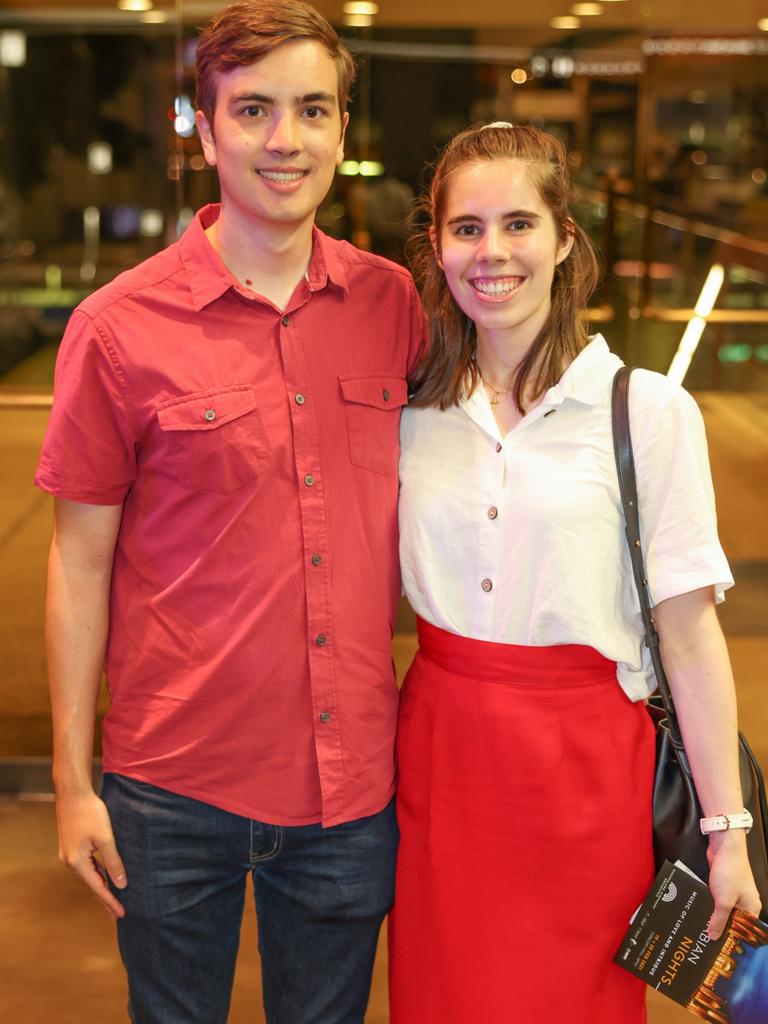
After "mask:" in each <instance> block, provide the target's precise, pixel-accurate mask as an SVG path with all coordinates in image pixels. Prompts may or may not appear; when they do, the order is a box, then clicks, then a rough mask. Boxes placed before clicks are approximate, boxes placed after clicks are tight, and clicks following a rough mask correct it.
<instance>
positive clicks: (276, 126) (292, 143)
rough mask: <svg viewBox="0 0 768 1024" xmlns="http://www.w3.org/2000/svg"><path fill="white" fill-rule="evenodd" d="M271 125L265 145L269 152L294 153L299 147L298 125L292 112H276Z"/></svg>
mask: <svg viewBox="0 0 768 1024" xmlns="http://www.w3.org/2000/svg"><path fill="white" fill-rule="evenodd" d="M271 127H272V131H271V133H270V136H269V139H268V140H267V145H266V148H267V149H268V150H269V152H270V153H295V152H296V151H297V150H298V149H300V148H301V143H300V141H299V132H298V126H297V124H296V119H295V118H294V117H293V115H292V114H278V115H277V116H276V118H275V120H274V121H273V123H272V126H271Z"/></svg>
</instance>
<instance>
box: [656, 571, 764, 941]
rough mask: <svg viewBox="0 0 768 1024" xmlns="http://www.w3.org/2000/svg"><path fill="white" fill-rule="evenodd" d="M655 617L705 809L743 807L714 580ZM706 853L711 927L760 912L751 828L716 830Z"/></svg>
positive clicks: (715, 933) (715, 931)
mask: <svg viewBox="0 0 768 1024" xmlns="http://www.w3.org/2000/svg"><path fill="white" fill-rule="evenodd" d="M653 617H654V621H655V622H656V625H657V627H658V630H659V635H660V637H661V654H662V659H663V662H664V669H665V672H666V674H667V675H668V677H669V685H670V688H671V690H672V696H673V699H674V702H675V709H676V710H677V713H678V717H679V719H680V731H681V732H682V734H683V740H684V741H685V750H686V753H687V754H688V759H689V761H690V763H691V770H692V772H693V777H694V781H695V783H696V791H697V793H698V795H699V799H700V801H701V806H702V808H703V810H704V815H705V817H709V816H711V815H715V814H738V813H740V812H741V810H742V808H743V806H744V803H743V798H742V793H741V783H740V780H739V761H738V727H737V724H736V695H735V691H734V686H733V675H732V672H731V665H730V661H729V658H728V650H727V648H726V645H725V638H724V637H723V633H722V630H721V629H720V623H719V622H718V620H717V614H716V612H715V605H714V600H713V596H712V587H705V588H703V589H701V590H694V591H691V593H689V594H681V595H680V596H679V597H670V598H669V599H668V600H666V601H660V602H659V604H658V605H656V607H655V608H654V610H653ZM707 856H708V859H709V865H710V877H709V886H710V888H711V890H712V895H713V896H714V898H715V912H714V914H713V915H712V919H711V921H710V924H709V934H710V936H711V937H712V938H718V937H719V936H720V935H721V934H722V931H723V929H724V927H725V924H726V921H727V919H728V915H729V914H730V912H731V909H732V908H733V907H734V906H738V907H742V908H743V909H744V910H747V911H749V912H750V913H752V914H758V913H759V912H760V898H759V896H758V893H757V889H756V888H755V883H754V879H753V878H752V871H751V869H750V866H749V860H748V858H747V843H746V833H745V831H744V829H735V830H734V831H732V832H731V831H728V832H713V833H712V834H711V835H710V838H709V849H708V853H707Z"/></svg>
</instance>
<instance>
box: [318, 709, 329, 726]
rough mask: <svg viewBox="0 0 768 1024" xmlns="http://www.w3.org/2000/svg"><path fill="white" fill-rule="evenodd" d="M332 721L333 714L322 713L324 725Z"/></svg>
mask: <svg viewBox="0 0 768 1024" xmlns="http://www.w3.org/2000/svg"><path fill="white" fill-rule="evenodd" d="M330 720H331V712H330V711H321V712H320V721H321V722H323V723H325V722H330Z"/></svg>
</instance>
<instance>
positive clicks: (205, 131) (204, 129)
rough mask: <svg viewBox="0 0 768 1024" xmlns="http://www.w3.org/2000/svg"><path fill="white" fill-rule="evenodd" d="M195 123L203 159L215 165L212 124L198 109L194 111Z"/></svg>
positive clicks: (212, 165)
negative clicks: (201, 146) (201, 145)
mask: <svg viewBox="0 0 768 1024" xmlns="http://www.w3.org/2000/svg"><path fill="white" fill-rule="evenodd" d="M195 124H196V125H197V133H198V135H199V136H200V141H201V142H202V144H203V156H204V157H205V161H206V163H207V164H209V165H210V166H211V167H215V166H216V140H215V139H214V137H213V125H212V124H211V122H210V121H209V120H208V118H207V117H206V116H205V114H204V113H203V112H202V110H198V111H197V112H196V113H195Z"/></svg>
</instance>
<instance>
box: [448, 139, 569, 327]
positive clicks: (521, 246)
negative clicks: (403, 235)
mask: <svg viewBox="0 0 768 1024" xmlns="http://www.w3.org/2000/svg"><path fill="white" fill-rule="evenodd" d="M572 244H573V239H572V237H571V236H570V235H568V236H566V238H565V240H562V239H561V238H560V236H559V233H558V231H557V228H556V225H555V221H554V219H553V217H552V214H551V213H550V211H549V208H548V207H547V205H546V203H545V202H544V200H543V199H542V198H541V196H540V195H539V191H538V189H537V188H536V186H535V185H534V184H533V182H532V181H531V178H530V175H529V173H528V171H527V169H526V166H525V164H524V163H523V162H522V161H521V160H515V159H497V160H484V161H482V162H478V163H471V164H467V165H466V166H464V167H461V168H459V170H457V171H456V172H455V173H454V174H453V175H452V177H451V179H450V181H449V182H448V194H447V202H446V206H445V218H444V221H443V224H442V228H441V230H440V237H439V263H440V266H441V267H442V269H443V271H444V273H445V278H446V281H447V283H448V287H449V288H450V290H451V293H452V295H453V297H454V299H455V300H456V302H457V303H458V305H459V306H460V307H461V309H462V310H463V311H464V313H466V315H467V316H468V317H470V318H471V319H472V320H473V321H474V322H475V324H476V325H477V328H478V335H480V336H482V334H483V333H484V332H486V331H492V332H498V331H503V332H511V333H513V334H514V335H515V338H516V339H518V338H519V340H521V341H523V342H524V343H525V344H526V345H528V344H530V343H531V342H532V341H533V339H534V338H535V337H536V335H537V334H538V332H539V331H540V330H541V328H542V327H543V326H544V323H545V322H546V319H547V316H548V315H549V310H550V305H551V292H552V279H553V277H554V273H555V266H556V265H557V264H558V263H560V262H561V261H562V260H564V259H565V257H566V256H567V255H568V253H569V252H570V250H571V246H572Z"/></svg>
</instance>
